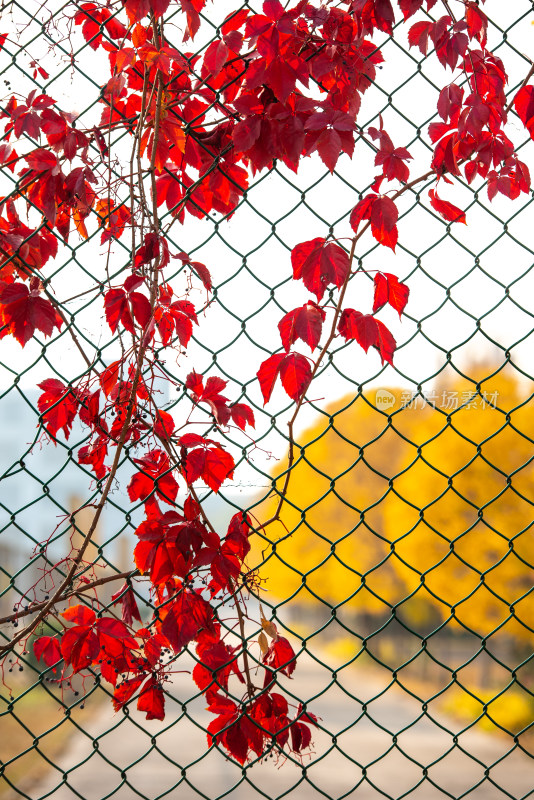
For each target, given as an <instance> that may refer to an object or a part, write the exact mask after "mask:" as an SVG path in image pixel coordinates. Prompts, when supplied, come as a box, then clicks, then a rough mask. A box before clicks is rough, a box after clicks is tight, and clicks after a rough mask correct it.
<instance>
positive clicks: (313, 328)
mask: <svg viewBox="0 0 534 800" xmlns="http://www.w3.org/2000/svg"><path fill="white" fill-rule="evenodd" d="M325 317H326V314H325V312H324V311H323V309H322V308H320V307H319V306H318V305H316V303H314V302H313V301H311V300H310V302H308V303H306V305H305V306H301V307H300V308H295V309H294V310H293V311H290V312H289V313H288V314H286V315H285V317H282V319H281V320H280V322H279V323H278V330H279V331H280V336H281V339H282V344H283V345H284V348H285V350H286V351H288V350H289V348H290V347H291V345H292V344H293V342H295V341H296V340H297V339H302V341H304V342H306V344H308V345H309V346H310V348H311V349H312V351H313V350H315V348H316V347H317V345H318V344H319V340H320V338H321V332H322V329H323V322H324V319H325Z"/></svg>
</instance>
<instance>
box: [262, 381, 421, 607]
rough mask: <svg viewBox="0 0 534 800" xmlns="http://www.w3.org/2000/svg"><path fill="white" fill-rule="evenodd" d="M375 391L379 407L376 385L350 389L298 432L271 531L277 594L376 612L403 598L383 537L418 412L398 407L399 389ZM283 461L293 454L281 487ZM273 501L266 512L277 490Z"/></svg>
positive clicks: (265, 572)
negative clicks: (363, 391)
mask: <svg viewBox="0 0 534 800" xmlns="http://www.w3.org/2000/svg"><path fill="white" fill-rule="evenodd" d="M379 392H380V395H379V398H378V399H379V403H378V405H379V407H380V408H377V407H376V404H375V403H376V400H377V396H376V391H372V392H370V393H368V395H367V396H364V395H358V396H357V397H356V398H353V397H352V398H351V397H346V398H344V400H342V401H341V402H338V403H337V404H336V405H334V406H331V407H329V408H327V409H326V411H325V412H324V416H322V417H321V418H320V419H319V420H318V421H317V423H316V424H315V425H314V426H313V427H311V428H310V429H309V430H307V431H305V432H304V434H303V435H302V436H301V437H300V442H299V445H300V449H299V447H297V448H296V453H297V454H299V453H300V455H299V456H298V458H296V459H295V463H294V465H293V469H292V475H291V480H290V484H289V492H288V495H287V498H286V500H285V501H284V503H283V506H282V511H281V515H280V519H281V522H280V524H279V525H278V526H277V529H276V535H275V534H274V533H273V526H271V527H270V528H269V529H268V532H269V537H270V540H269V542H268V543H267V547H266V549H265V550H264V555H265V557H266V558H267V562H266V564H265V565H264V567H263V568H262V570H261V575H262V576H266V577H267V578H268V588H269V591H270V592H272V593H274V594H275V595H276V596H277V597H278V598H280V599H285V598H288V597H290V596H292V595H296V600H295V601H293V602H294V603H295V602H296V603H298V604H306V605H309V604H312V605H314V606H315V610H316V611H318V610H319V608H320V606H321V604H323V605H324V604H328V605H338V604H341V605H342V606H348V607H350V609H351V610H352V611H354V610H356V609H358V610H360V611H362V612H370V613H379V612H381V611H386V610H387V608H388V607H387V603H393V602H397V601H398V600H399V599H400V598H401V597H402V596H403V593H404V584H403V582H402V581H401V580H400V579H399V577H398V575H397V574H396V572H395V571H394V570H393V569H392V566H391V562H390V558H391V553H390V548H389V543H388V542H387V541H386V540H385V539H384V535H383V508H384V500H385V498H386V497H387V496H388V494H389V492H390V491H391V490H390V487H389V482H390V480H391V479H392V478H393V477H394V475H395V474H396V471H397V464H398V463H399V462H400V460H401V458H402V457H403V454H404V451H405V447H406V444H405V437H406V436H408V435H409V433H410V429H411V427H412V426H413V423H414V421H415V418H416V415H417V412H416V411H414V410H413V409H411V408H410V409H407V410H404V411H400V412H399V409H400V408H401V395H402V392H401V391H400V390H391V391H389V390H379ZM389 415H393V422H392V423H391V424H390V423H389V422H388V416H389ZM286 467H287V456H286V458H285V459H284V460H282V462H281V463H280V464H279V466H278V468H277V473H276V474H277V475H278V476H282V477H276V476H275V485H276V487H277V488H278V490H280V489H281V487H282V485H283V480H284V478H283V475H284V471H285V469H286ZM267 505H268V508H266V509H265V511H264V512H263V511H262V515H263V514H264V513H265V514H267V515H270V514H271V513H272V512H273V511H274V510H275V508H276V506H277V497H276V495H274V496H273V497H272V498H271V499H270V500H269V501H267ZM264 547H265V544H264ZM325 607H326V606H325Z"/></svg>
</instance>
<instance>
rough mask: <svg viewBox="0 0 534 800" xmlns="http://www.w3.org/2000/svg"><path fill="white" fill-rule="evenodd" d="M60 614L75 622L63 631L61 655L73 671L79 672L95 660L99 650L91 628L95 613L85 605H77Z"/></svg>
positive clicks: (96, 638) (95, 636) (98, 644)
mask: <svg viewBox="0 0 534 800" xmlns="http://www.w3.org/2000/svg"><path fill="white" fill-rule="evenodd" d="M62 616H63V617H64V618H65V619H67V620H69V622H75V623H77V624H76V625H75V626H74V627H73V628H69V629H68V630H66V631H65V632H64V634H63V636H62V638H61V655H62V656H63V658H64V660H65V663H66V664H71V665H72V668H73V670H74V672H79V671H80V670H82V669H84V668H85V667H88V666H90V664H92V663H93V662H94V661H96V659H97V658H98V654H99V652H100V642H99V640H98V637H97V635H96V633H95V632H94V630H93V627H94V622H95V620H96V614H95V613H94V611H91V609H90V608H87V607H86V606H82V605H77V606H72V607H71V608H68V609H67V610H66V611H64V612H63V613H62Z"/></svg>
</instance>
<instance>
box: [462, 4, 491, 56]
mask: <svg viewBox="0 0 534 800" xmlns="http://www.w3.org/2000/svg"><path fill="white" fill-rule="evenodd" d="M465 6H466V10H465V21H466V23H467V31H468V33H469V36H470V37H471V38H472V39H477V40H478V41H479V42H480V44H481V45H482V47H485V46H486V42H487V38H488V18H487V16H486V15H485V14H484V12H483V11H482V9H481V8H479V6H478V5H477V4H476V3H474V2H473V1H472V0H469V2H467V3H466V4H465Z"/></svg>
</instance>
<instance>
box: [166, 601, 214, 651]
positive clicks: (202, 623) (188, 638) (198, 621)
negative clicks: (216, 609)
mask: <svg viewBox="0 0 534 800" xmlns="http://www.w3.org/2000/svg"><path fill="white" fill-rule="evenodd" d="M202 630H206V631H212V630H213V609H212V608H211V606H210V605H209V603H207V602H206V601H205V600H204V599H203V598H202V597H200V595H198V594H195V592H190V591H188V590H185V589H184V590H182V592H181V594H180V595H179V597H178V599H177V600H175V601H174V602H173V603H171V605H170V606H169V607H168V611H167V613H166V615H165V619H164V620H163V623H162V625H161V632H162V633H163V635H164V636H165V637H166V638H167V640H168V641H169V644H170V645H171V647H172V648H173V650H174V651H175V653H178V652H180V650H182V649H183V648H184V647H186V646H187V645H188V644H189V642H192V641H193V639H195V638H196V637H197V635H198V633H199V631H202Z"/></svg>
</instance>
